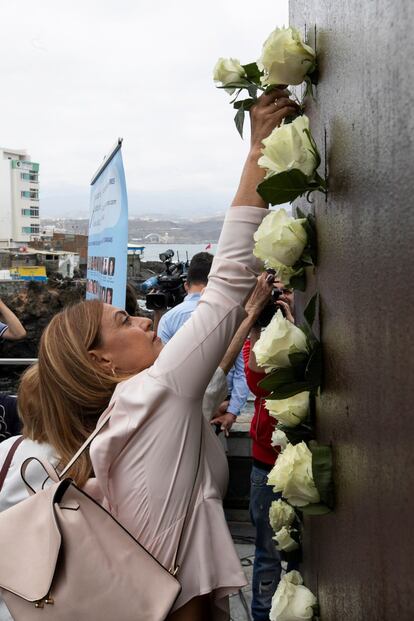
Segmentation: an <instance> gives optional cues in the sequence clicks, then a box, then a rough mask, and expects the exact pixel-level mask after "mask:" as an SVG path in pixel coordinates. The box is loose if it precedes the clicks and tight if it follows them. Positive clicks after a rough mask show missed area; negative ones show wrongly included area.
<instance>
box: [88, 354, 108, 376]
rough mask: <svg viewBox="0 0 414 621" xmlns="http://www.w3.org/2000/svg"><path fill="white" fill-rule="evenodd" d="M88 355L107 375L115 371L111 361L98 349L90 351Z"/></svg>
mask: <svg viewBox="0 0 414 621" xmlns="http://www.w3.org/2000/svg"><path fill="white" fill-rule="evenodd" d="M88 354H89V356H90V357H91V358H92V360H93V361H94V362H95V363H96V364H98V365H99V366H100V367H101V369H102V370H103V371H105V372H106V373H108V374H112V375H113V374H114V372H115V371H114V367H113V364H112V361H111V359H110V358H109V357H108V356H107V355H106V354H105V353H103V352H102V351H101V350H99V349H90V350H89V351H88Z"/></svg>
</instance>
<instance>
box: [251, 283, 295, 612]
mask: <svg viewBox="0 0 414 621" xmlns="http://www.w3.org/2000/svg"><path fill="white" fill-rule="evenodd" d="M275 285H276V286H277V287H280V288H283V284H282V283H281V282H279V281H275ZM277 305H278V306H279V307H282V308H283V309H284V311H285V316H286V318H287V319H289V321H291V322H292V323H294V319H293V315H292V312H293V293H292V292H291V291H290V290H289V289H283V295H282V296H281V297H280V298H279V300H278V302H277ZM260 331H261V329H260V327H257V326H254V327H253V328H252V330H251V332H250V339H248V340H247V341H246V343H245V345H244V347H243V357H244V367H245V372H246V380H247V384H248V386H249V388H250V390H251V392H252V393H253V394H254V395H255V397H256V399H255V402H254V416H253V419H252V423H251V426H250V435H251V437H252V439H253V442H252V455H253V467H252V472H251V477H250V517H251V520H252V523H253V525H254V526H255V527H256V540H255V546H256V547H255V555H254V565H253V585H252V593H253V598H252V615H253V621H268V619H269V613H270V609H271V604H272V596H273V594H274V592H275V591H276V587H277V585H278V583H279V580H280V572H281V564H280V555H279V552H278V551H277V549H276V544H275V541H274V540H273V538H272V537H273V536H274V533H273V530H272V528H271V526H270V523H269V508H270V505H271V504H272V502H273V500H277V499H278V498H280V494H276V493H275V492H274V491H273V489H272V487H271V486H270V485H267V475H268V473H269V472H270V470H271V469H272V468H273V466H274V465H275V461H276V459H277V456H278V455H279V452H280V450H279V447H273V446H272V444H271V441H272V433H273V431H274V429H275V425H276V420H275V419H274V418H272V417H271V416H269V413H268V411H267V409H266V407H265V400H266V397H267V395H268V393H267V392H266V391H265V390H263V389H262V388H260V386H259V385H258V384H259V382H260V380H262V379H263V378H264V377H265V375H266V374H265V372H264V371H263V369H261V368H260V367H258V366H257V363H256V357H255V355H254V352H253V347H254V345H255V343H256V341H257V340H258V339H259V338H260Z"/></svg>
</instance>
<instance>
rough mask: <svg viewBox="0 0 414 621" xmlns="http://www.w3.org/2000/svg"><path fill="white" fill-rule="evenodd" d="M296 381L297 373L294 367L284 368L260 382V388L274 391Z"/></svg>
mask: <svg viewBox="0 0 414 621" xmlns="http://www.w3.org/2000/svg"><path fill="white" fill-rule="evenodd" d="M295 379H296V377H295V371H294V369H293V368H292V367H284V368H282V369H276V370H275V371H272V373H269V374H267V375H266V377H264V378H263V379H262V380H261V381H260V382H259V386H260V388H263V390H269V391H271V390H274V389H275V388H276V387H277V386H283V384H290V383H292V382H294V381H295Z"/></svg>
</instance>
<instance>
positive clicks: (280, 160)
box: [258, 114, 318, 177]
mask: <svg viewBox="0 0 414 621" xmlns="http://www.w3.org/2000/svg"><path fill="white" fill-rule="evenodd" d="M305 130H309V119H308V117H307V116H306V115H305V114H304V115H302V116H298V117H296V119H295V120H294V121H292V123H283V124H282V125H280V127H275V129H274V130H273V131H272V133H271V134H270V136H268V137H267V138H265V139H264V140H262V143H263V145H264V148H263V149H262V156H261V157H260V158H259V160H258V164H259V166H261V167H262V168H267V170H268V171H269V172H268V174H267V177H269V176H271V175H273V174H277V173H281V172H285V171H287V170H292V169H293V168H297V169H299V170H301V171H302V172H303V174H304V175H306V176H307V177H311V176H312V175H313V173H314V171H315V169H316V168H317V164H318V160H317V156H316V154H315V148H314V146H313V145H312V143H311V141H310V140H309V136H308V134H307V133H306V131H305Z"/></svg>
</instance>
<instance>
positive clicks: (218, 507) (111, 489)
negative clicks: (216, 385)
mask: <svg viewBox="0 0 414 621" xmlns="http://www.w3.org/2000/svg"><path fill="white" fill-rule="evenodd" d="M295 110H296V104H294V103H293V102H291V101H290V100H289V99H287V95H286V92H285V91H282V90H277V89H276V90H274V91H272V92H271V93H269V94H268V95H263V96H262V97H261V98H260V100H259V103H258V104H257V105H256V106H255V107H254V108H253V109H252V112H251V119H252V133H251V148H250V152H249V155H248V157H247V161H246V165H245V167H244V170H243V174H242V178H241V181H240V186H239V189H238V191H237V193H236V197H235V199H234V201H233V205H232V207H231V208H230V210H229V211H228V213H227V216H226V220H225V223H224V226H223V230H222V234H221V237H220V242H219V245H218V250H217V254H216V257H215V259H214V262H213V266H212V270H211V272H210V276H209V283H208V286H207V288H206V290H205V292H204V295H203V297H202V299H201V301H200V304H199V306H198V308H197V310H196V311H195V312H194V313H193V315H192V317H191V318H190V319H189V320H188V321H187V322H186V323H185V325H184V326H183V327H182V328H181V329H180V330H179V331H178V332H177V334H176V335H175V336H174V337H173V338H172V339H171V341H170V342H169V343H168V344H167V345H166V346H165V347H164V348H163V347H162V343H161V341H160V339H159V338H157V336H156V334H155V333H154V332H153V331H152V325H151V321H150V320H149V319H145V318H142V317H130V316H129V315H128V314H127V313H126V312H125V311H123V310H120V309H118V308H116V307H113V306H109V305H106V304H103V303H102V302H99V301H97V300H94V301H88V302H82V303H81V304H78V305H76V306H73V307H69V308H67V309H65V310H64V311H63V312H62V313H60V314H59V315H56V316H55V317H54V319H53V320H52V321H51V323H50V324H49V326H48V327H47V328H46V330H45V332H44V335H43V337H42V342H41V346H40V351H39V362H38V367H37V368H38V374H39V394H40V407H39V413H38V418H37V420H36V421H35V424H33V426H32V429H30V425H29V429H26V431H27V432H28V435H29V436H30V435H31V436H32V439H35V440H40V441H47V442H49V444H50V445H51V446H53V447H54V449H55V450H56V454H57V455H59V457H60V460H61V464H62V465H64V464H65V463H68V461H69V460H70V458H71V457H72V455H73V454H74V453H75V452H76V450H77V449H78V448H79V446H80V445H81V444H82V443H83V441H84V440H85V438H86V437H87V436H88V435H89V433H90V432H91V431H92V430H93V428H94V427H95V425H96V422H97V420H98V418H99V417H100V416H101V415H104V414H105V412H107V411H108V408H111V409H112V415H111V418H110V420H109V423H108V424H107V425H106V426H105V427H104V428H103V429H102V431H101V432H100V433H99V435H98V436H97V438H96V439H95V440H94V441H93V443H92V446H91V450H90V459H89V457H88V456H84V457H82V458H81V459H80V461H79V462H77V463H76V464H75V466H74V468H73V471H72V472H71V474H72V476H73V477H74V479H75V480H76V482H77V483H78V485H85V484H86V482H87V481H88V478H89V477H90V475H91V471H92V469H93V472H94V474H95V477H96V478H95V479H94V480H93V483H92V481H90V480H89V481H88V486H87V488H88V489H89V490H90V489H91V488H94V490H95V492H94V493H95V494H96V496H97V497H98V498H100V500H101V501H102V502H103V504H104V506H105V507H106V508H107V509H108V510H109V511H110V512H111V513H112V514H113V515H114V517H115V518H116V519H118V520H119V521H120V522H121V523H122V524H123V525H124V526H125V527H126V528H127V529H128V530H129V531H130V532H131V534H132V535H133V536H134V537H136V539H137V540H139V542H140V543H141V544H143V545H144V546H145V547H146V548H147V549H148V550H149V552H150V553H151V554H152V555H154V556H155V557H156V558H157V559H158V560H159V561H160V562H161V563H162V564H163V565H164V566H165V567H166V568H169V567H171V564H172V563H173V558H174V552H175V549H176V547H177V545H178V540H179V538H180V533H181V527H182V525H183V521H184V519H185V515H186V510H187V507H188V504H189V500H190V497H191V491H192V487H193V484H194V477H195V473H196V469H197V463H198V460H199V453H200V438H201V437H202V438H203V440H202V448H201V460H200V474H199V483H198V488H197V492H196V500H195V504H194V509H193V511H192V513H191V518H190V520H189V522H188V525H187V528H186V529H185V532H184V534H183V538H182V541H181V545H180V554H179V559H178V564H179V571H178V575H177V577H178V579H179V581H180V583H181V585H182V591H181V594H180V596H179V598H178V600H177V601H176V603H175V606H174V609H173V613H172V614H171V616H170V618H171V619H173V620H174V621H187V620H188V621H190V619H191V621H201V620H202V619H209V620H214V621H219V620H225V619H229V612H228V595H229V594H230V593H234V592H236V591H237V590H238V589H239V588H240V587H242V586H243V585H244V584H245V583H246V581H245V577H244V574H243V571H242V568H241V565H240V562H239V559H238V556H237V554H236V551H235V548H234V545H233V542H232V540H231V537H230V533H229V531H228V528H227V525H226V521H225V517H224V513H223V507H222V498H223V495H224V493H225V491H226V487H227V481H228V470H227V462H226V458H225V455H224V453H223V451H222V449H221V446H220V444H219V442H218V440H217V438H216V436H215V434H214V432H213V431H212V429H211V426H210V425H209V424H208V422H207V421H205V419H204V417H203V416H202V407H201V406H202V399H203V395H204V392H205V389H206V387H207V385H208V383H209V381H210V379H211V377H212V376H213V374H214V371H215V370H216V368H217V367H218V365H219V363H220V361H221V359H222V358H223V355H224V353H225V351H226V349H227V347H228V345H229V343H230V341H231V339H232V337H233V335H234V333H235V331H236V330H237V328H238V326H239V324H240V322H241V321H242V319H243V318H244V316H245V311H244V309H243V303H244V301H245V299H246V297H247V296H248V295H249V293H250V291H251V289H252V288H253V286H254V285H255V281H256V276H257V273H258V271H259V269H260V265H259V264H258V263H257V261H256V259H255V258H254V257H253V254H252V249H253V234H254V232H255V231H256V229H257V227H258V226H259V224H260V222H261V221H262V219H263V217H264V216H265V215H266V209H265V208H266V207H267V205H266V204H265V203H264V202H263V200H262V199H261V198H260V196H259V195H258V194H257V192H256V186H257V184H258V183H260V181H261V180H262V179H263V176H264V171H263V170H262V169H261V168H259V166H258V164H257V160H258V158H259V157H260V150H261V142H262V139H263V138H265V137H266V136H268V135H269V134H270V132H271V131H272V129H273V128H274V127H275V126H277V125H279V124H280V123H281V121H282V120H283V119H284V118H285V117H286V116H288V115H290V114H292V113H293V112H295ZM36 436H37V437H36Z"/></svg>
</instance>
